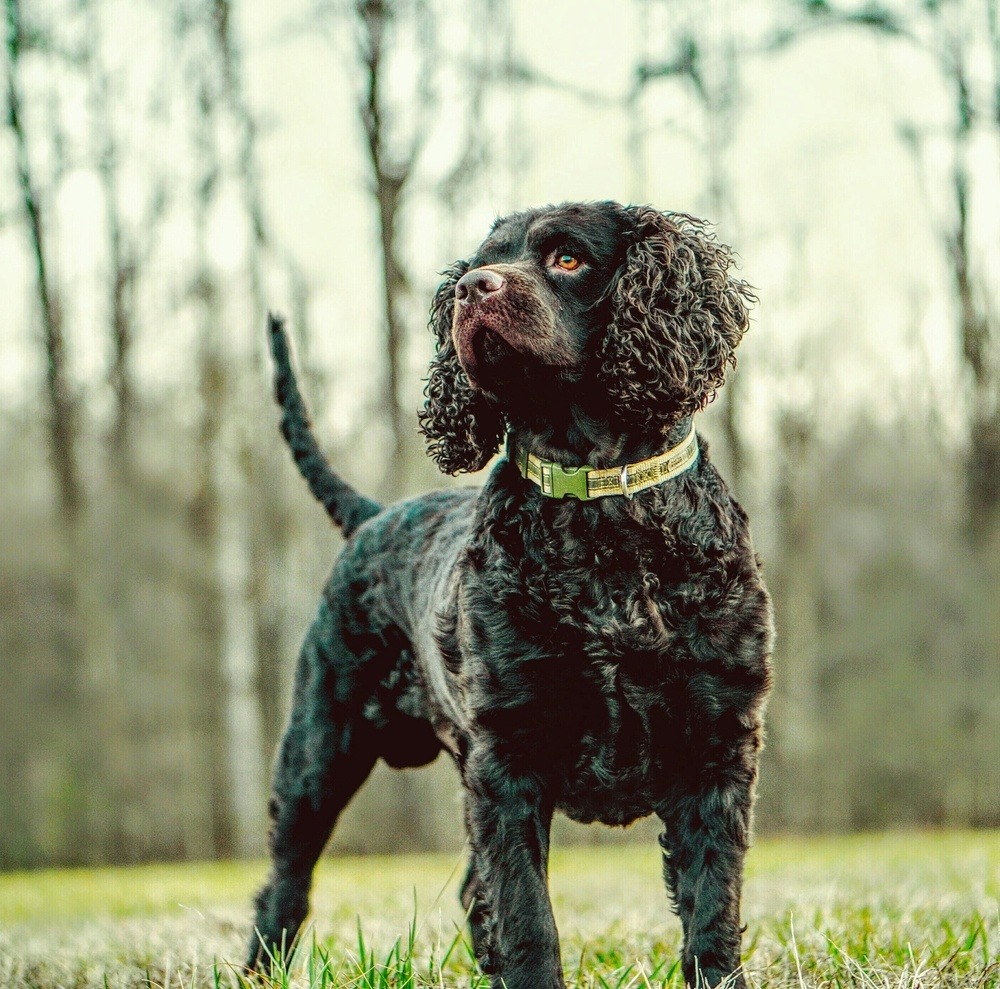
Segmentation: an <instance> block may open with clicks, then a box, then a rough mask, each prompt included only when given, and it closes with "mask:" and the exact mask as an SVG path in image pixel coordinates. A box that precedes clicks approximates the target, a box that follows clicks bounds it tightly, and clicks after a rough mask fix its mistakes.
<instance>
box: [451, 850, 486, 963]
mask: <svg viewBox="0 0 1000 989" xmlns="http://www.w3.org/2000/svg"><path fill="white" fill-rule="evenodd" d="M459 897H460V899H461V901H462V909H463V910H465V915H466V916H467V917H468V918H469V929H470V930H471V932H472V949H473V951H474V952H475V954H476V958H477V959H478V960H479V965H480V967H481V968H482V970H483V971H484V972H486V973H487V974H489V973H490V972H491V971H492V969H493V963H492V958H491V954H492V947H491V945H490V939H489V926H488V924H487V922H486V903H485V901H484V898H483V890H482V879H481V878H480V877H479V869H478V867H477V863H476V855H475V853H473V854H472V856H471V857H470V859H469V868H468V870H467V871H466V873H465V879H464V880H463V881H462V891H461V893H460V894H459Z"/></svg>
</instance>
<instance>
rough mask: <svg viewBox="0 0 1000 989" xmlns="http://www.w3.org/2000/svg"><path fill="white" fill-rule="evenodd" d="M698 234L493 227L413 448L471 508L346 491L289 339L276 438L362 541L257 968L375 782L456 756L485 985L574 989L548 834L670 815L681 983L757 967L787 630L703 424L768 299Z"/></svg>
mask: <svg viewBox="0 0 1000 989" xmlns="http://www.w3.org/2000/svg"><path fill="white" fill-rule="evenodd" d="M731 262H732V258H731V254H730V252H729V250H728V249H727V248H726V247H724V246H722V245H720V244H719V243H717V242H716V241H715V239H714V238H713V237H712V236H711V235H710V234H709V233H708V232H707V231H706V229H705V226H704V225H703V224H702V223H701V222H699V221H697V220H695V219H693V218H691V217H689V216H685V215H681V214H669V213H668V214H662V213H659V212H657V211H656V210H653V209H651V208H647V207H622V206H619V205H618V204H616V203H596V204H567V205H562V206H557V207H548V208H545V209H538V210H531V211H529V212H525V213H518V214H515V215H513V216H509V217H507V218H506V219H503V220H500V221H499V222H498V223H496V224H495V225H494V227H493V229H492V231H491V232H490V235H489V237H487V239H486V240H485V241H484V243H483V244H482V245H481V246H480V248H479V250H478V251H477V252H476V254H475V255H474V256H473V258H472V259H471V260H470V261H468V262H461V263H458V264H455V265H454V266H452V268H451V269H449V271H448V272H447V278H446V280H445V282H444V284H443V285H442V286H441V288H440V289H439V290H438V292H437V295H436V297H435V299H434V303H433V307H432V309H431V326H432V328H433V330H434V333H435V335H436V339H437V354H436V356H435V357H434V360H433V363H432V364H431V369H430V377H429V381H428V385H427V406H426V409H425V410H424V412H423V413H422V414H421V426H422V429H423V432H424V434H425V435H426V437H427V438H428V442H429V449H430V453H431V455H432V456H433V457H434V458H435V459H436V460H437V462H438V464H439V465H440V467H441V468H442V469H443V470H444V471H447V472H448V473H456V472H459V471H471V470H477V469H479V468H481V467H483V466H484V465H485V464H486V463H487V461H488V460H489V459H490V458H491V457H492V456H493V454H494V453H495V452H496V450H497V448H498V447H499V445H500V443H501V440H502V438H503V437H504V434H505V433H506V436H507V456H506V457H505V458H503V459H501V460H500V461H499V462H498V463H497V465H496V467H495V468H494V469H493V471H492V473H491V474H490V476H489V478H488V480H487V482H486V485H485V487H484V488H483V489H482V490H481V491H475V490H452V491H448V492H439V493H436V494H430V495H426V496H424V497H421V498H416V499H413V500H412V501H406V502H403V503H401V504H397V505H393V506H391V507H390V508H387V509H382V507H381V506H379V505H377V504H375V503H374V502H372V501H369V500H368V499H366V498H364V497H363V496H361V495H359V494H357V493H356V492H354V491H353V490H352V489H351V488H350V487H349V486H348V485H347V484H346V483H345V482H343V481H342V480H341V479H340V478H338V477H337V476H336V475H335V474H334V473H333V472H332V471H331V470H330V468H329V466H328V465H327V463H326V461H325V460H324V459H323V457H322V454H320V452H319V449H318V447H317V445H316V442H315V439H314V438H313V436H312V434H311V432H310V428H309V423H308V420H307V417H306V412H305V409H304V407H303V404H302V400H301V397H300V396H299V393H298V390H297V388H296V385H295V380H294V377H293V373H292V370H291V366H290V363H289V359H288V351H287V342H286V340H285V337H284V331H283V329H282V326H281V323H280V321H277V320H272V323H271V331H272V344H273V350H274V356H275V359H276V362H277V392H278V398H279V401H280V403H281V406H282V408H283V410H284V414H283V418H282V428H283V432H284V434H285V437H286V439H287V440H288V442H289V444H290V446H291V448H292V450H293V452H294V454H295V458H296V460H297V462H298V465H299V469H300V470H301V472H302V473H303V475H304V476H305V477H306V479H307V480H308V481H309V484H310V486H311V488H312V490H313V493H314V494H315V495H316V496H317V497H318V498H319V499H320V500H321V501H322V502H323V504H324V505H325V506H326V509H327V511H328V512H329V513H330V515H331V516H332V517H333V519H334V521H336V522H337V524H338V525H340V526H341V528H342V529H343V531H344V534H345V536H346V537H347V544H346V546H345V547H344V550H343V552H342V553H341V555H340V557H339V558H338V559H337V562H336V564H335V565H334V569H333V573H332V575H331V577H330V580H329V582H328V584H327V586H326V590H325V592H324V595H323V599H322V601H321V602H320V607H319V614H318V616H317V617H316V620H315V622H314V624H313V626H312V628H311V630H310V631H309V634H308V636H307V637H306V641H305V645H304V647H303V650H302V654H301V658H300V660H299V667H298V672H297V675H296V680H295V694H294V702H293V707H292V712H291V718H290V721H289V725H288V728H287V730H286V733H285V737H284V741H283V743H282V746H281V751H280V755H279V757H278V762H277V768H276V771H275V780H274V796H273V798H272V800H271V803H270V813H271V817H272V819H273V827H272V831H271V835H270V848H271V856H272V859H273V869H272V872H271V875H270V878H269V879H268V882H267V885H266V886H265V887H264V889H263V890H262V891H261V893H260V894H259V896H258V898H257V922H256V930H255V932H254V935H253V937H252V940H251V945H250V959H249V964H250V966H251V967H254V966H258V965H259V964H260V963H261V961H262V958H263V957H264V950H265V948H266V949H267V950H271V949H272V948H274V947H275V946H279V945H281V944H282V942H283V941H287V942H289V943H290V942H291V939H292V938H293V937H294V936H295V933H296V932H297V931H298V929H299V926H300V924H301V923H302V920H303V918H304V917H305V915H306V911H307V909H308V895H309V886H310V882H311V876H312V870H313V866H314V865H315V863H316V860H317V857H318V856H319V854H320V852H321V851H322V849H323V846H324V844H325V843H326V841H327V838H328V837H329V835H330V831H331V829H332V828H333V826H334V823H335V821H336V819H337V816H338V814H339V813H340V812H341V810H343V808H344V806H345V805H346V804H347V802H348V801H349V800H350V798H351V796H352V795H353V794H354V792H355V791H356V790H357V788H358V787H359V786H360V785H361V783H362V782H363V781H364V780H365V778H366V777H367V776H368V774H369V772H370V771H371V769H372V767H373V766H374V764H375V762H376V760H377V759H378V758H379V757H380V756H381V757H382V758H383V759H385V760H386V762H388V763H389V764H390V765H392V766H416V765H422V764H424V763H427V762H430V761H431V760H432V759H434V757H435V756H436V755H437V754H438V752H439V751H440V750H441V749H442V748H444V749H446V750H447V751H448V752H449V754H450V755H451V756H452V758H453V759H454V760H455V762H456V764H457V766H458V769H459V772H460V773H461V777H462V784H463V786H464V791H465V808H466V821H467V827H468V833H469V842H470V845H471V862H470V865H469V871H468V875H467V877H466V879H465V883H464V886H463V889H462V902H463V904H464V905H465V907H466V909H467V910H468V911H469V915H470V918H471V924H472V935H473V942H474V945H475V950H476V953H477V956H478V957H479V959H480V960H481V962H482V965H483V968H484V969H485V970H486V971H488V972H490V973H493V984H494V985H495V986H500V985H505V986H506V987H507V989H552V987H558V986H563V985H564V983H563V977H562V971H561V967H560V960H559V940H558V935H557V932H556V925H555V921H554V920H553V916H552V908H551V905H550V902H549V896H548V888H547V878H546V871H547V862H548V851H549V826H550V822H551V818H552V814H553V812H554V811H555V810H561V811H563V812H564V813H566V814H568V815H569V816H570V817H572V818H574V819H576V820H579V821H603V822H605V823H607V824H618V825H624V824H628V823H629V822H630V821H633V820H635V819H637V818H639V817H643V816H646V815H649V814H653V813H655V814H657V815H658V816H659V817H660V818H661V819H662V821H663V824H664V832H663V836H662V838H661V839H660V843H661V845H662V847H663V856H664V858H663V862H664V865H663V872H664V876H665V878H666V882H667V886H668V888H669V891H670V894H671V896H672V898H673V902H674V905H675V907H676V910H677V912H678V913H679V914H680V917H681V921H682V922H683V928H684V955H683V969H684V974H685V977H686V979H687V981H688V983H689V984H691V985H692V986H693V985H695V984H696V983H697V984H707V985H716V984H717V983H719V982H720V981H722V980H724V979H725V978H726V977H727V976H729V975H730V974H731V973H734V972H736V976H735V979H734V984H736V985H742V984H743V979H742V976H741V974H740V973H739V972H738V971H737V970H738V969H739V966H740V934H741V930H740V890H741V886H742V869H743V856H744V852H745V851H746V848H747V843H748V838H749V833H750V815H751V804H752V802H753V791H754V784H755V780H756V775H757V760H758V755H759V752H760V748H761V740H762V726H761V718H762V709H763V705H764V699H765V696H766V694H767V690H768V686H769V680H770V668H769V652H770V645H771V635H772V633H771V628H772V626H771V607H770V602H769V599H768V595H767V591H766V590H765V588H764V585H763V583H762V581H761V578H760V575H759V572H758V565H757V561H756V558H755V554H754V550H753V547H752V544H751V541H750V535H749V531H748V528H747V518H746V515H745V513H744V512H743V510H742V509H741V508H740V506H739V505H738V504H737V503H736V501H735V500H734V499H733V498H732V496H731V495H730V493H729V491H728V490H727V488H726V485H725V483H724V482H723V481H722V479H721V478H720V477H719V474H718V473H717V472H716V470H715V468H714V467H712V465H711V463H710V462H709V460H708V456H707V452H706V449H705V446H704V444H703V443H702V444H700V447H699V441H698V439H697V437H696V436H695V434H694V432H693V429H692V416H693V415H694V413H696V412H697V411H698V410H699V409H701V408H703V407H704V406H705V404H706V403H707V402H709V401H710V400H711V399H712V398H713V397H714V395H715V392H716V390H717V389H718V388H719V387H720V385H721V384H722V381H723V377H724V374H725V371H726V368H727V365H730V364H732V363H733V350H734V348H735V347H736V345H737V344H738V343H739V341H740V338H741V337H742V335H743V333H744V331H745V330H746V327H747V323H748V314H747V308H748V305H749V304H750V303H751V302H752V301H754V300H753V295H752V293H751V291H750V289H749V287H748V286H747V285H746V284H745V283H744V282H742V281H739V280H736V279H735V278H733V277H731V275H730V273H729V269H730V267H731Z"/></svg>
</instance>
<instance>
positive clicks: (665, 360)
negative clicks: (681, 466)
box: [598, 206, 757, 428]
mask: <svg viewBox="0 0 1000 989" xmlns="http://www.w3.org/2000/svg"><path fill="white" fill-rule="evenodd" d="M627 209H628V212H630V213H632V214H633V217H634V219H635V228H634V236H635V241H634V243H633V244H632V246H631V247H630V248H629V251H628V255H627V257H626V260H625V265H624V267H623V269H622V272H621V274H620V276H619V279H618V283H617V285H616V287H615V289H614V294H613V297H612V322H611V325H610V327H609V328H608V332H607V334H606V336H605V338H604V341H603V343H602V345H601V349H600V352H599V354H598V358H599V360H600V363H601V371H600V374H601V379H602V381H603V382H604V384H605V386H606V387H607V389H608V393H609V395H610V397H611V399H612V401H613V402H614V403H615V405H616V411H617V412H618V414H619V415H620V416H621V417H622V419H624V420H625V421H627V422H628V423H629V424H630V425H634V426H638V427H639V428H649V427H662V426H664V425H668V424H670V423H672V422H675V421H677V419H679V418H681V417H683V416H685V415H690V414H692V413H694V412H697V411H698V410H699V409H702V408H704V407H705V406H706V405H707V404H708V403H709V402H711V401H712V399H714V398H715V395H716V392H717V391H718V390H719V388H720V387H721V386H722V383H723V381H724V379H725V375H726V369H727V367H729V366H735V364H736V358H735V356H734V353H733V352H734V351H735V349H736V345H737V344H738V343H739V342H740V339H741V338H742V337H743V334H744V332H745V331H746V329H747V326H748V324H749V307H750V305H751V304H753V303H754V302H756V301H757V299H756V296H755V295H754V293H753V290H752V289H751V287H750V286H749V285H748V284H747V283H746V282H744V281H742V280H739V279H736V278H733V277H731V276H730V275H729V268H730V267H731V265H732V264H733V255H732V252H731V250H730V249H729V248H728V247H726V245H724V244H720V243H719V242H718V241H717V240H716V239H715V236H714V234H712V233H711V232H710V231H709V230H708V229H707V227H706V224H705V223H704V222H703V221H701V220H697V219H695V218H694V217H692V216H688V215H686V214H684V213H666V214H664V213H660V212H659V211H657V210H655V209H653V208H652V207H649V206H638V207H637V206H630V207H627Z"/></svg>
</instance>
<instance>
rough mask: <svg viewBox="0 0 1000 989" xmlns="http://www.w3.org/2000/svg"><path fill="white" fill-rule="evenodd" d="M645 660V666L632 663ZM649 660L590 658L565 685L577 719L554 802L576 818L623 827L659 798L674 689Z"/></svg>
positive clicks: (676, 731)
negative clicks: (640, 667)
mask: <svg viewBox="0 0 1000 989" xmlns="http://www.w3.org/2000/svg"><path fill="white" fill-rule="evenodd" d="M639 663H647V664H648V667H649V668H647V669H646V670H645V671H642V670H638V669H637V668H636V667H637V664H639ZM657 667H658V664H656V663H655V662H654V661H653V660H652V657H649V656H648V655H642V656H638V657H637V658H636V663H623V662H621V661H619V662H614V661H597V662H593V663H591V664H590V665H589V667H588V668H585V669H581V670H580V672H579V676H578V678H577V679H576V682H575V683H574V684H573V687H572V694H573V695H574V703H575V704H576V705H577V706H578V708H579V710H580V711H581V713H583V714H585V717H584V718H581V719H579V720H578V721H577V723H576V725H575V726H574V727H575V729H576V730H575V732H574V731H572V729H571V736H575V738H574V744H573V745H572V748H571V749H569V753H571V755H572V757H571V758H569V759H567V761H566V764H565V767H564V769H563V773H562V779H561V781H560V783H561V785H560V787H559V791H560V795H559V800H558V804H559V807H560V809H561V810H563V811H564V812H565V813H566V814H567V815H568V816H570V817H572V818H573V819H575V820H578V821H584V822H589V821H602V822H604V823H605V824H628V823H630V822H631V821H634V820H635V819H636V818H638V817H643V816H645V815H646V814H649V813H650V811H651V810H652V809H653V808H654V807H655V806H656V805H657V804H658V803H659V802H660V800H662V797H663V793H664V790H665V788H666V786H667V783H668V780H669V778H670V777H671V775H672V774H673V771H674V768H675V767H674V766H673V764H672V763H673V760H674V758H675V753H676V752H677V750H678V745H677V742H678V739H679V738H680V737H681V736H682V734H683V726H682V724H681V720H680V718H679V716H678V709H677V704H676V697H675V695H674V690H673V687H672V686H671V684H670V682H669V680H668V679H666V678H665V677H664V676H663V675H662V672H661V671H660V670H658V669H657Z"/></svg>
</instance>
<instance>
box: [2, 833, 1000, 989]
mask: <svg viewBox="0 0 1000 989" xmlns="http://www.w3.org/2000/svg"><path fill="white" fill-rule="evenodd" d="M462 867H463V863H462V859H461V858H460V857H458V856H442V855H434V856H431V855H428V856H405V857H398V858H338V859H326V860H324V861H323V862H322V863H321V865H320V867H319V870H318V875H317V886H316V892H315V895H314V898H313V912H312V914H311V926H310V928H309V931H308V933H307V936H306V941H305V948H306V950H303V951H301V952H300V953H299V955H298V957H296V958H294V959H293V960H292V962H291V964H290V966H289V968H288V970H287V971H286V970H285V969H283V968H282V969H280V970H276V971H275V972H274V980H273V985H274V986H275V987H281V989H286V987H288V989H336V987H351V989H419V987H431V986H435V987H438V989H440V987H461V989H468V987H482V989H485V986H486V982H485V979H483V977H482V976H480V975H478V974H477V973H476V972H475V969H474V968H473V967H472V965H471V962H470V959H469V952H468V946H467V941H466V940H465V938H464V937H463V936H461V935H459V934H458V931H459V930H460V929H461V924H462V916H461V912H460V910H459V908H458V907H457V899H456V888H457V885H458V882H459V880H460V878H461V873H462ZM551 871H552V889H553V900H554V903H555V911H556V919H557V921H558V924H559V929H560V931H561V933H562V939H563V961H564V965H565V968H566V972H567V980H568V984H569V985H570V986H572V987H576V989H585V987H586V989H606V987H618V989H625V987H638V989H643V987H647V986H649V987H660V986H681V984H682V982H681V978H680V969H679V966H678V965H677V951H678V946H679V942H680V926H679V923H678V921H677V919H676V918H675V917H674V916H673V915H672V914H670V913H669V910H668V907H667V903H666V898H665V895H664V892H663V888H662V884H661V882H660V878H659V858H658V851H657V849H656V848H655V847H645V846H614V847H602V848H591V849H572V850H564V851H560V850H558V849H556V850H555V851H554V853H553V856H552V870H551ZM263 874H264V864H263V863H260V862H239V863H225V864H213V865H177V866H143V867H137V868H128V869H98V870H71V871H47V872H35V873H13V874H7V875H0V986H2V987H4V989H57V987H58V989H63V987H66V989H70V987H71V989H91V987H93V989H104V987H107V989H117V987H129V989H132V987H135V989H139V987H142V989H216V987H230V986H232V987H238V986H239V984H240V980H239V977H238V976H237V975H236V974H235V969H234V965H235V963H237V962H238V961H239V960H240V959H241V957H242V954H243V943H244V937H245V934H246V929H247V925H248V923H249V917H250V908H249V901H250V897H251V895H252V891H253V890H254V888H255V887H256V885H257V884H258V883H259V882H260V880H261V878H262V877H263ZM747 874H748V882H747V886H746V890H745V893H744V911H743V913H744V919H745V921H746V923H747V934H746V937H745V941H744V958H745V962H746V969H747V974H748V978H749V981H750V983H751V985H754V986H760V987H764V986H767V987H772V986H773V987H802V986H807V987H813V986H817V987H819V986H822V987H826V986H831V987H837V989H841V987H848V986H858V987H864V989H875V987H879V989H896V987H898V989H904V987H905V989H918V987H919V989H938V987H941V989H944V987H977V989H978V987H981V989H998V987H1000V960H998V959H1000V832H979V833H954V832H949V833H921V834H898V835H884V836H883V835H879V836H853V837H849V838H829V839H768V840H761V841H759V842H758V843H757V845H756V846H755V848H754V849H753V851H752V852H751V854H750V858H749V862H748V868H747ZM394 945H395V947H394Z"/></svg>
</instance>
